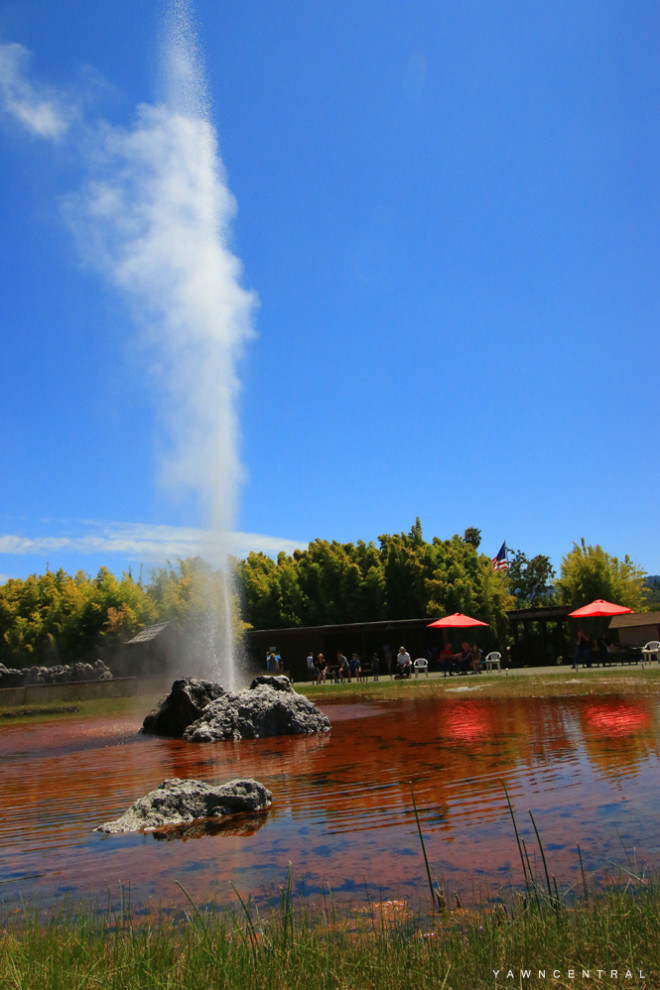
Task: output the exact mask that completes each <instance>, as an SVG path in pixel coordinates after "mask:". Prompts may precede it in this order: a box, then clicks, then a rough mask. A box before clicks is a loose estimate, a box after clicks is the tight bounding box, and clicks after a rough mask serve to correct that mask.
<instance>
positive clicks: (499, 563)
mask: <svg viewBox="0 0 660 990" xmlns="http://www.w3.org/2000/svg"><path fill="white" fill-rule="evenodd" d="M507 567H508V564H507V562H506V540H505V541H504V543H503V544H502V546H501V547H500V549H499V550H498V552H497V556H496V557H493V570H494V571H505V570H506V569H507Z"/></svg>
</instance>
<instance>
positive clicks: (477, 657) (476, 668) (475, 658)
mask: <svg viewBox="0 0 660 990" xmlns="http://www.w3.org/2000/svg"><path fill="white" fill-rule="evenodd" d="M482 659H483V653H482V651H481V650H480V648H479V647H478V646H477V644H476V643H473V644H472V660H471V662H470V666H471V667H472V673H473V674H480V673H481V661H482Z"/></svg>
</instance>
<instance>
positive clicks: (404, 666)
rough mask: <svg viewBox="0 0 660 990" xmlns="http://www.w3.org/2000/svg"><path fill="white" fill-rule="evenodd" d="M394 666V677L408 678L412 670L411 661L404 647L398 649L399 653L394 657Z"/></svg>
mask: <svg viewBox="0 0 660 990" xmlns="http://www.w3.org/2000/svg"><path fill="white" fill-rule="evenodd" d="M396 665H397V673H396V675H395V676H396V677H410V672H411V670H412V660H411V659H410V654H409V653H408V651H407V650H406V648H405V646H400V647H399V652H398V653H397V655H396Z"/></svg>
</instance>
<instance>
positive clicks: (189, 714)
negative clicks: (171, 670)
mask: <svg viewBox="0 0 660 990" xmlns="http://www.w3.org/2000/svg"><path fill="white" fill-rule="evenodd" d="M329 730H330V719H329V718H328V716H327V715H325V714H324V713H323V712H322V711H321V710H320V709H319V708H318V706H317V705H315V704H314V702H313V701H310V700H309V698H306V697H305V696H304V695H302V694H297V693H296V692H295V691H294V689H293V687H292V685H291V682H290V681H289V679H288V677H284V676H282V675H280V676H275V677H272V676H271V677H269V676H268V675H260V676H259V677H255V679H254V680H253V681H252V683H251V684H250V687H249V688H248V689H247V690H245V691H239V692H237V693H234V692H232V691H225V690H224V689H223V688H222V687H221V686H220V685H219V684H213V683H212V682H209V681H197V680H195V679H194V678H188V679H185V680H180V681H175V682H174V684H173V685H172V691H171V693H170V694H169V695H168V696H167V698H165V700H164V701H162V702H161V703H160V706H159V707H158V708H157V709H154V711H153V712H151V713H150V714H149V715H148V716H147V717H146V718H145V720H144V723H143V726H142V731H143V732H152V733H155V734H156V735H166V736H172V737H175V738H179V737H183V738H184V739H187V740H188V741H189V742H219V741H220V740H222V739H261V738H264V737H266V736H289V735H308V734H310V733H313V732H328V731H329Z"/></svg>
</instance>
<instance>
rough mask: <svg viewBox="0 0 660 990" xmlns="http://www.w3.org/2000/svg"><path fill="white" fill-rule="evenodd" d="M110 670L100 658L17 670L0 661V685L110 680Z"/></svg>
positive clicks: (19, 685)
mask: <svg viewBox="0 0 660 990" xmlns="http://www.w3.org/2000/svg"><path fill="white" fill-rule="evenodd" d="M110 680H112V671H111V670H110V669H109V668H108V667H106V665H105V664H104V663H103V661H102V660H95V661H94V663H80V662H78V663H71V664H61V663H58V664H55V665H53V666H52V667H24V668H23V669H22V670H17V669H15V668H14V667H5V665H4V664H3V663H0V687H3V688H5V687H24V686H25V685H27V684H63V683H68V682H71V681H110Z"/></svg>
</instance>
